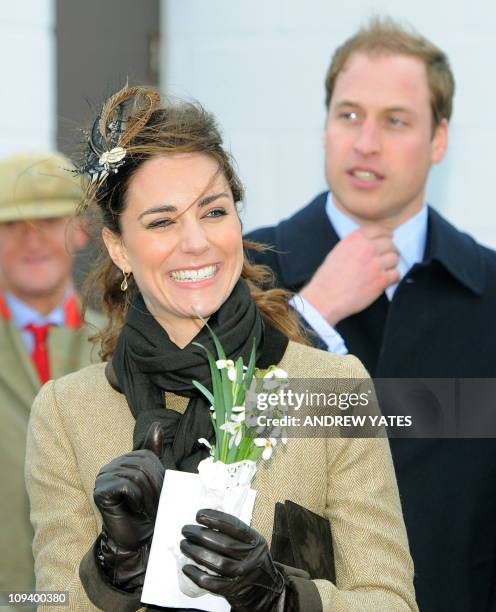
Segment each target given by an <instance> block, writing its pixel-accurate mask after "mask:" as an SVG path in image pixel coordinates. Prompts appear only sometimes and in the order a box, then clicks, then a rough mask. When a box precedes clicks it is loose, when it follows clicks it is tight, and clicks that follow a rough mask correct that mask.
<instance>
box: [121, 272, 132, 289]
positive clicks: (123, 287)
mask: <svg viewBox="0 0 496 612" xmlns="http://www.w3.org/2000/svg"><path fill="white" fill-rule="evenodd" d="M122 274H123V275H124V278H123V279H122V283H121V291H127V288H128V286H129V285H128V284H127V279H128V278H129V277H130V276H131V274H130V273H129V272H124V271H123V272H122Z"/></svg>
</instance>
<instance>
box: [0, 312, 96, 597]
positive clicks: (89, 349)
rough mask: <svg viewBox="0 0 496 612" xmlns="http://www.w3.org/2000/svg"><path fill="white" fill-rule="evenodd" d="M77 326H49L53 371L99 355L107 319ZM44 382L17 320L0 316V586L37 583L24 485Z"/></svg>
mask: <svg viewBox="0 0 496 612" xmlns="http://www.w3.org/2000/svg"><path fill="white" fill-rule="evenodd" d="M86 318H87V320H88V321H91V322H92V325H90V324H89V323H88V324H87V325H85V326H83V327H81V328H79V329H71V328H68V327H52V328H50V330H49V332H48V352H49V353H48V354H49V359H50V372H51V375H52V376H53V377H54V378H58V377H60V376H64V375H65V374H68V373H69V372H72V371H74V370H78V369H80V368H82V367H84V366H87V365H88V364H90V363H92V362H93V363H95V362H96V361H98V360H99V359H98V354H97V353H98V351H97V350H96V349H94V348H93V345H92V344H91V343H89V342H88V336H89V335H92V334H93V333H95V329H96V327H93V325H101V323H102V321H103V319H102V318H101V317H100V315H98V314H97V313H95V312H88V313H87V317H86ZM40 387H41V384H40V381H39V379H38V375H37V373H36V370H35V368H34V365H33V363H32V360H31V357H30V356H29V354H28V352H27V351H26V348H25V345H24V343H23V340H22V338H21V335H20V333H19V331H18V330H17V328H16V327H15V325H14V324H13V323H12V322H11V321H8V320H4V319H3V318H0V430H1V432H2V442H1V444H0V483H1V497H0V550H1V555H0V591H9V590H13V589H15V590H22V589H32V588H33V585H34V574H33V555H32V551H31V547H32V537H33V533H32V528H31V524H30V521H29V506H28V498H27V494H26V492H25V485H24V456H25V440H26V431H27V424H28V419H29V414H30V411H31V405H32V403H33V400H34V398H35V396H36V394H37V393H38V391H39V390H40Z"/></svg>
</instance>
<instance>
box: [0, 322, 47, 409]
mask: <svg viewBox="0 0 496 612" xmlns="http://www.w3.org/2000/svg"><path fill="white" fill-rule="evenodd" d="M0 346H1V347H2V350H1V352H0V381H1V384H3V385H5V386H6V387H7V388H9V389H10V390H11V391H12V392H13V393H14V394H15V395H16V397H18V398H19V400H20V401H21V402H22V404H23V405H24V406H26V408H27V409H28V410H29V408H30V407H31V404H32V402H33V397H34V396H35V395H36V393H38V390H39V388H40V382H39V380H38V375H37V374H36V370H35V369H34V366H33V364H32V362H31V358H30V357H29V355H28V353H27V351H26V349H25V347H24V344H23V342H22V338H21V336H20V334H19V332H18V330H17V329H16V328H15V326H14V325H13V324H12V323H11V322H10V321H6V320H4V319H1V318H0Z"/></svg>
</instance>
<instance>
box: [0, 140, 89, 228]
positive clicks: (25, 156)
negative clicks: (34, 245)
mask: <svg viewBox="0 0 496 612" xmlns="http://www.w3.org/2000/svg"><path fill="white" fill-rule="evenodd" d="M73 168H74V166H73V165H72V163H71V161H70V160H69V159H68V158H67V157H65V156H64V155H62V154H60V153H56V152H41V153H22V154H18V155H12V156H10V157H5V158H3V159H0V223H2V222H5V221H20V220H22V221H27V220H30V219H47V218H50V217H67V216H70V215H72V214H74V212H75V210H76V206H77V205H78V204H79V203H80V201H81V199H82V197H83V193H82V190H81V186H80V183H79V180H78V178H77V177H75V176H73V175H72V173H71V172H70V170H72V169H73Z"/></svg>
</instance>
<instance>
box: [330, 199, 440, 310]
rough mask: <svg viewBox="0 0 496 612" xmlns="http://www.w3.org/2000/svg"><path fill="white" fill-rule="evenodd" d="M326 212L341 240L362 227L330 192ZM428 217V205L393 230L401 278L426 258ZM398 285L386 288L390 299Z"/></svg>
mask: <svg viewBox="0 0 496 612" xmlns="http://www.w3.org/2000/svg"><path fill="white" fill-rule="evenodd" d="M326 212H327V216H328V217H329V221H330V222H331V225H332V226H333V227H334V229H335V231H336V234H337V235H338V238H339V239H340V240H342V239H343V238H346V236H348V234H351V232H353V231H354V230H356V229H358V228H359V227H360V226H359V224H358V223H357V222H356V221H354V220H353V219H351V218H350V217H348V215H346V214H345V213H344V212H342V211H341V210H339V209H338V208H336V206H335V204H334V202H333V201H332V194H331V193H330V192H329V194H328V195H327V202H326ZM427 218H428V212H427V206H423V207H422V209H421V210H420V211H419V212H418V213H417V214H416V215H414V216H413V217H410V219H408V221H405V223H402V224H401V225H399V226H398V227H397V228H395V230H394V231H393V242H394V244H395V246H396V248H397V249H398V251H399V254H400V261H399V264H398V272H399V273H400V277H401V278H403V277H404V276H405V274H406V273H407V272H408V270H410V268H411V267H412V266H413V265H414V264H416V263H420V262H421V261H422V259H423V258H424V252H425V245H426V242H427ZM397 286H398V284H395V285H391V286H390V287H388V288H387V289H386V294H387V296H388V298H389V299H392V297H393V294H394V292H395V290H396V287H397Z"/></svg>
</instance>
